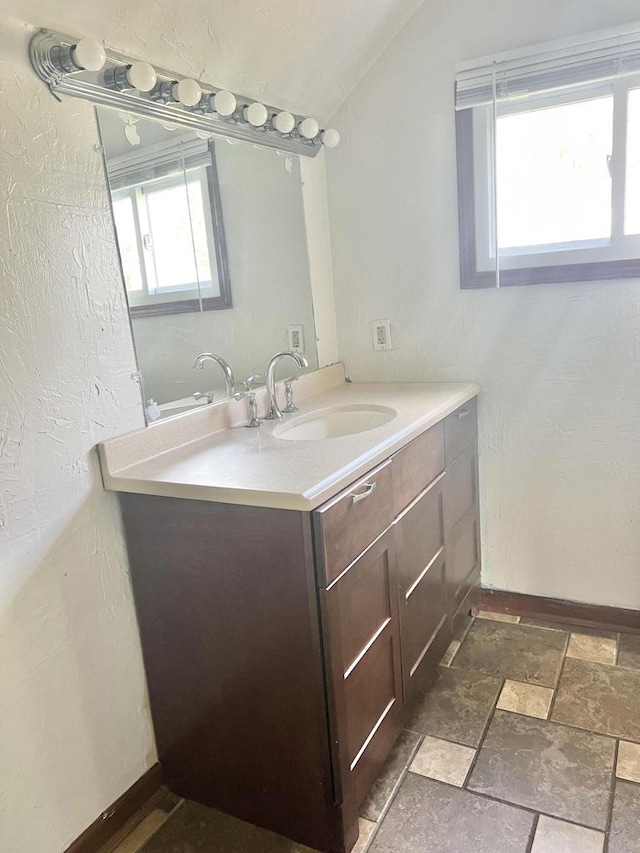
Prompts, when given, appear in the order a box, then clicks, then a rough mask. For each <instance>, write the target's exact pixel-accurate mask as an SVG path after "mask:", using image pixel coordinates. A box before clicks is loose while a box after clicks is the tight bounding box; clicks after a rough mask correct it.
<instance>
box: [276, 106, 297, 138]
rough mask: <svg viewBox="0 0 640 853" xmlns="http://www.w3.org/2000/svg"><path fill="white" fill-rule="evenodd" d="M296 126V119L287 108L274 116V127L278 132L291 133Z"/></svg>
mask: <svg viewBox="0 0 640 853" xmlns="http://www.w3.org/2000/svg"><path fill="white" fill-rule="evenodd" d="M295 126H296V120H295V118H294V117H293V116H292V115H291V113H290V112H287V110H283V111H282V112H281V113H277V114H276V115H274V117H273V127H274V129H275V130H277V131H278V133H291V131H292V130H293V128H294V127H295Z"/></svg>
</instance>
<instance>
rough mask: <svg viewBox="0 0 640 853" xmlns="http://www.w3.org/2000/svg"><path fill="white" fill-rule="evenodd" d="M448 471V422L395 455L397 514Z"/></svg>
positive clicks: (430, 430)
mask: <svg viewBox="0 0 640 853" xmlns="http://www.w3.org/2000/svg"><path fill="white" fill-rule="evenodd" d="M443 470H444V425H443V424H442V422H441V423H438V424H436V425H435V426H433V427H431V429H429V430H427V431H426V432H424V433H423V434H422V435H420V436H418V438H416V439H414V440H413V441H412V442H411V443H410V444H408V445H407V446H406V447H404V448H403V449H402V450H400V451H399V452H398V453H396V455H395V456H394V457H393V499H394V509H395V512H394V515H397V514H398V513H399V512H401V511H402V510H403V509H404V508H405V507H406V506H407V504H409V503H411V501H412V500H413V499H414V498H415V497H416V495H419V494H420V492H421V491H422V490H423V489H424V487H425V486H427V485H429V483H430V482H431V481H432V480H433V479H434V477H437V476H438V474H440V473H441V472H442V471H443Z"/></svg>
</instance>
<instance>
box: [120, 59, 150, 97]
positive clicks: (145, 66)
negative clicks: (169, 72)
mask: <svg viewBox="0 0 640 853" xmlns="http://www.w3.org/2000/svg"><path fill="white" fill-rule="evenodd" d="M126 76H127V83H128V84H129V85H130V86H131V88H132V89H137V90H138V92H150V91H151V90H152V89H153V87H154V86H155V85H156V83H157V82H158V75H157V74H156V72H155V69H154V67H153V65H149V63H148V62H132V63H131V65H129V66H128V68H127V72H126Z"/></svg>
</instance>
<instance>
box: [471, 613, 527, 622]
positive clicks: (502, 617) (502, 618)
mask: <svg viewBox="0 0 640 853" xmlns="http://www.w3.org/2000/svg"><path fill="white" fill-rule="evenodd" d="M477 618H478V619H492V620H493V621H494V622H510V623H511V624H513V625H517V624H518V622H519V621H520V617H519V616H512V615H511V614H510V613H495V612H494V611H493V610H478V617H477Z"/></svg>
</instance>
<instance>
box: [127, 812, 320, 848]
mask: <svg viewBox="0 0 640 853" xmlns="http://www.w3.org/2000/svg"><path fill="white" fill-rule="evenodd" d="M214 851H215V853H311V851H310V850H309V848H307V847H304V846H303V845H301V844H296V843H295V842H293V841H289V839H287V838H283V837H282V836H281V835H276V834H275V833H273V832H268V831H267V830H266V829H260V828H259V827H257V826H253V825H252V824H250V823H245V822H244V821H241V820H237V818H234V817H230V816H229V815H225V814H222V813H221V812H219V811H216V810H215V809H208V808H206V807H205V806H201V805H200V804H199V803H194V802H191V801H190V800H187V801H185V802H184V803H183V805H181V806H180V808H179V809H178V810H177V811H176V812H174V814H172V815H171V817H170V818H169V819H168V820H167V821H166V823H165V824H164V826H162V827H161V828H160V829H159V830H158V832H156V834H155V835H154V836H153V838H151V840H150V841H148V842H147V843H146V844H145V845H144V847H143V848H142V851H141V853H214Z"/></svg>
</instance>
